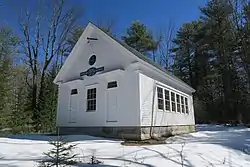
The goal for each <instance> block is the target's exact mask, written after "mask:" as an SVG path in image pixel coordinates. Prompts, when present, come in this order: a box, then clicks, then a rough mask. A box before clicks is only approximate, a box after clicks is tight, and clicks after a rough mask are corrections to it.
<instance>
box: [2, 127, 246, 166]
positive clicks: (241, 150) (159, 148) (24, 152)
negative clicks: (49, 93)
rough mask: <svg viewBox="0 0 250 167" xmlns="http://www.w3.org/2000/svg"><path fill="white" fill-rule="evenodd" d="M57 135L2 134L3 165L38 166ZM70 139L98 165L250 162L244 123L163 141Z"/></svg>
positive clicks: (83, 155) (82, 154)
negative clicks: (130, 143)
mask: <svg viewBox="0 0 250 167" xmlns="http://www.w3.org/2000/svg"><path fill="white" fill-rule="evenodd" d="M53 138H55V136H47V135H35V134H34V135H31V134H28V135H10V136H7V137H2V138H0V167H19V166H20V167H33V166H37V161H38V160H41V159H42V158H43V154H42V153H43V152H47V151H48V150H49V149H50V148H51V146H50V145H49V144H48V141H49V140H51V139H53ZM67 139H68V140H70V141H72V142H73V143H76V144H78V145H77V149H76V150H75V152H77V153H79V156H78V159H79V160H81V161H83V162H88V161H89V160H90V156H91V155H92V154H95V156H96V157H97V159H98V160H99V161H102V162H103V164H99V165H95V166H98V167H115V166H138V167H139V166H144V167H161V166H162V167H165V166H171V167H181V166H182V165H183V166H184V167H203V166H204V167H205V166H207V167H213V166H214V167H217V166H218V167H228V166H229V167H249V166H250V129H249V128H244V127H235V128H234V127H224V126H220V125H197V132H195V133H190V134H185V135H180V136H174V137H171V138H169V139H167V144H161V145H143V146H123V145H121V144H120V143H121V141H120V140H115V139H105V138H98V137H91V136H85V135H81V136H67ZM182 149H183V151H181V150H182ZM181 152H182V153H181ZM181 154H182V155H183V159H182V160H183V163H182V161H181V156H180V155H181ZM79 166H80V165H79ZM82 166H86V165H82ZM89 166H91V167H92V165H89Z"/></svg>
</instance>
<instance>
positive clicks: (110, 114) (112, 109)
mask: <svg viewBox="0 0 250 167" xmlns="http://www.w3.org/2000/svg"><path fill="white" fill-rule="evenodd" d="M107 122H117V88H110V89H108V91H107Z"/></svg>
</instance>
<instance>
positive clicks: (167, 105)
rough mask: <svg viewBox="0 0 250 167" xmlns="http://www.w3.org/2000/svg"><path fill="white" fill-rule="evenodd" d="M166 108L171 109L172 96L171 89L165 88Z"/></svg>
mask: <svg viewBox="0 0 250 167" xmlns="http://www.w3.org/2000/svg"><path fill="white" fill-rule="evenodd" d="M164 93H165V110H167V111H170V97H169V91H168V90H166V89H165V92H164Z"/></svg>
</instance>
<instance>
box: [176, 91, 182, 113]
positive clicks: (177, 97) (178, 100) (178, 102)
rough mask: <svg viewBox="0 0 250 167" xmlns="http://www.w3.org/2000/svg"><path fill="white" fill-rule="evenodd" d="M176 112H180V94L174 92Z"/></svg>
mask: <svg viewBox="0 0 250 167" xmlns="http://www.w3.org/2000/svg"><path fill="white" fill-rule="evenodd" d="M176 101H177V112H181V104H180V95H178V94H176Z"/></svg>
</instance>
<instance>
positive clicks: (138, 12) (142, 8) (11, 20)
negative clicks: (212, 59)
mask: <svg viewBox="0 0 250 167" xmlns="http://www.w3.org/2000/svg"><path fill="white" fill-rule="evenodd" d="M34 1H35V0H34ZM34 1H33V0H1V1H0V25H8V26H10V27H12V28H14V29H15V30H17V31H18V29H19V28H18V25H19V21H18V17H19V13H18V12H20V9H21V8H24V7H28V8H30V9H32V10H36V9H35V8H34V7H33V6H32V5H33V4H34ZM206 1H207V0H70V3H71V4H70V5H72V6H79V7H82V8H83V9H84V10H83V17H82V19H81V20H80V22H79V23H80V24H82V25H84V24H86V22H87V21H88V20H90V21H92V22H97V21H101V20H104V21H107V20H113V21H114V23H115V24H114V25H115V26H114V31H115V33H116V34H118V35H121V34H124V33H125V31H126V28H127V27H129V25H130V24H131V23H132V22H133V21H134V20H140V21H141V22H143V23H144V24H146V25H147V26H148V27H149V28H150V29H152V30H153V31H159V30H160V29H164V27H167V25H168V23H169V22H170V21H171V22H172V23H173V24H174V26H175V28H176V29H178V28H179V27H180V26H181V25H182V24H183V23H186V22H189V21H192V20H195V19H197V18H198V17H199V13H200V11H199V6H203V5H204V4H205V3H206ZM48 2H50V0H48Z"/></svg>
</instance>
